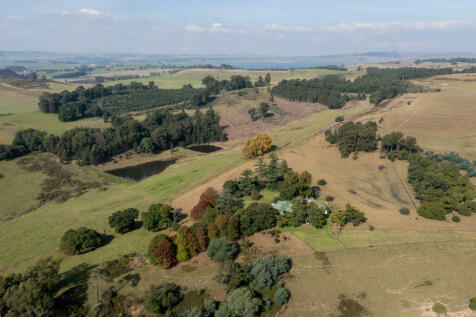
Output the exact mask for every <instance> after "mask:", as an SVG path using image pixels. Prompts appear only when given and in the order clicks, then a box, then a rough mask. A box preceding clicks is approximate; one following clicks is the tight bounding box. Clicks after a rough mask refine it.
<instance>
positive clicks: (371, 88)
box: [271, 67, 453, 109]
mask: <svg viewBox="0 0 476 317" xmlns="http://www.w3.org/2000/svg"><path fill="white" fill-rule="evenodd" d="M452 72H453V70H452V69H451V68H438V69H435V68H416V67H402V68H376V67H369V68H367V74H365V75H363V76H361V77H358V78H356V79H355V80H354V81H350V80H345V79H344V78H342V77H339V76H334V75H331V76H325V77H323V78H315V79H310V80H306V79H304V80H299V79H292V80H282V81H281V82H279V83H278V85H276V86H275V87H273V89H272V90H271V92H272V94H273V95H276V96H280V97H283V98H286V99H289V100H294V101H307V102H320V103H322V104H324V105H326V106H328V107H329V108H330V109H336V108H342V107H343V106H344V105H345V103H346V102H347V101H349V100H352V99H355V100H365V99H366V95H367V94H370V98H369V100H370V102H371V103H373V104H375V105H378V104H380V103H381V102H382V101H383V100H385V99H390V98H393V97H395V96H397V95H398V94H401V93H405V92H408V91H409V90H410V89H414V88H415V85H414V84H412V83H411V82H409V81H408V79H415V78H422V77H429V76H435V75H441V74H451V73H452Z"/></svg>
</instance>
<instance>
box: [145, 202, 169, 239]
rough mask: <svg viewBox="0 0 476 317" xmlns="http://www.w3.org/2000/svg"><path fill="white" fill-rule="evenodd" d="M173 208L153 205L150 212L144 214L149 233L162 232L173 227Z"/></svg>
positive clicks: (158, 204)
mask: <svg viewBox="0 0 476 317" xmlns="http://www.w3.org/2000/svg"><path fill="white" fill-rule="evenodd" d="M172 213H173V208H172V207H171V206H169V205H166V204H160V203H157V204H152V205H150V206H149V211H148V212H143V213H142V220H143V221H144V227H145V228H146V229H147V230H149V231H154V232H156V231H160V230H164V229H167V228H168V227H169V226H170V225H172V223H173V221H172Z"/></svg>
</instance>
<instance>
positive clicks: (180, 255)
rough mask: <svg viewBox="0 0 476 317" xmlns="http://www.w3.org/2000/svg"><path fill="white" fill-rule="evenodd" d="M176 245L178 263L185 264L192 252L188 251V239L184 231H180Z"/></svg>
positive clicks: (176, 238)
mask: <svg viewBox="0 0 476 317" xmlns="http://www.w3.org/2000/svg"><path fill="white" fill-rule="evenodd" d="M174 242H175V245H176V246H177V261H178V262H183V261H187V260H188V259H190V252H189V250H188V241H187V237H186V236H185V233H184V232H183V230H180V231H179V232H178V233H177V236H176V237H175V241H174Z"/></svg>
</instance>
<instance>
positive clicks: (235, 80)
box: [202, 73, 271, 94]
mask: <svg viewBox="0 0 476 317" xmlns="http://www.w3.org/2000/svg"><path fill="white" fill-rule="evenodd" d="M270 83H271V75H270V74H269V73H267V74H266V76H265V77H264V78H263V76H261V75H260V76H259V77H258V80H257V81H255V82H254V83H253V82H252V81H251V78H250V76H241V75H233V76H231V78H230V79H229V80H228V79H222V80H218V79H216V78H214V77H213V76H211V75H208V76H206V77H205V78H203V79H202V84H203V85H204V86H205V89H206V90H207V91H209V92H210V94H217V93H219V92H220V91H222V90H226V91H230V90H238V89H244V88H253V87H263V86H266V85H269V84H270Z"/></svg>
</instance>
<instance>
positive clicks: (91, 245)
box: [60, 227, 102, 255]
mask: <svg viewBox="0 0 476 317" xmlns="http://www.w3.org/2000/svg"><path fill="white" fill-rule="evenodd" d="M101 243H102V236H101V234H100V233H99V232H97V231H95V230H93V229H88V228H85V227H80V228H79V229H77V230H74V229H69V230H68V231H66V232H65V234H64V235H63V236H62V237H61V242H60V250H61V251H63V252H64V253H66V254H68V255H75V254H81V253H85V252H88V251H92V250H94V249H96V248H98V247H100V246H101Z"/></svg>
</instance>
